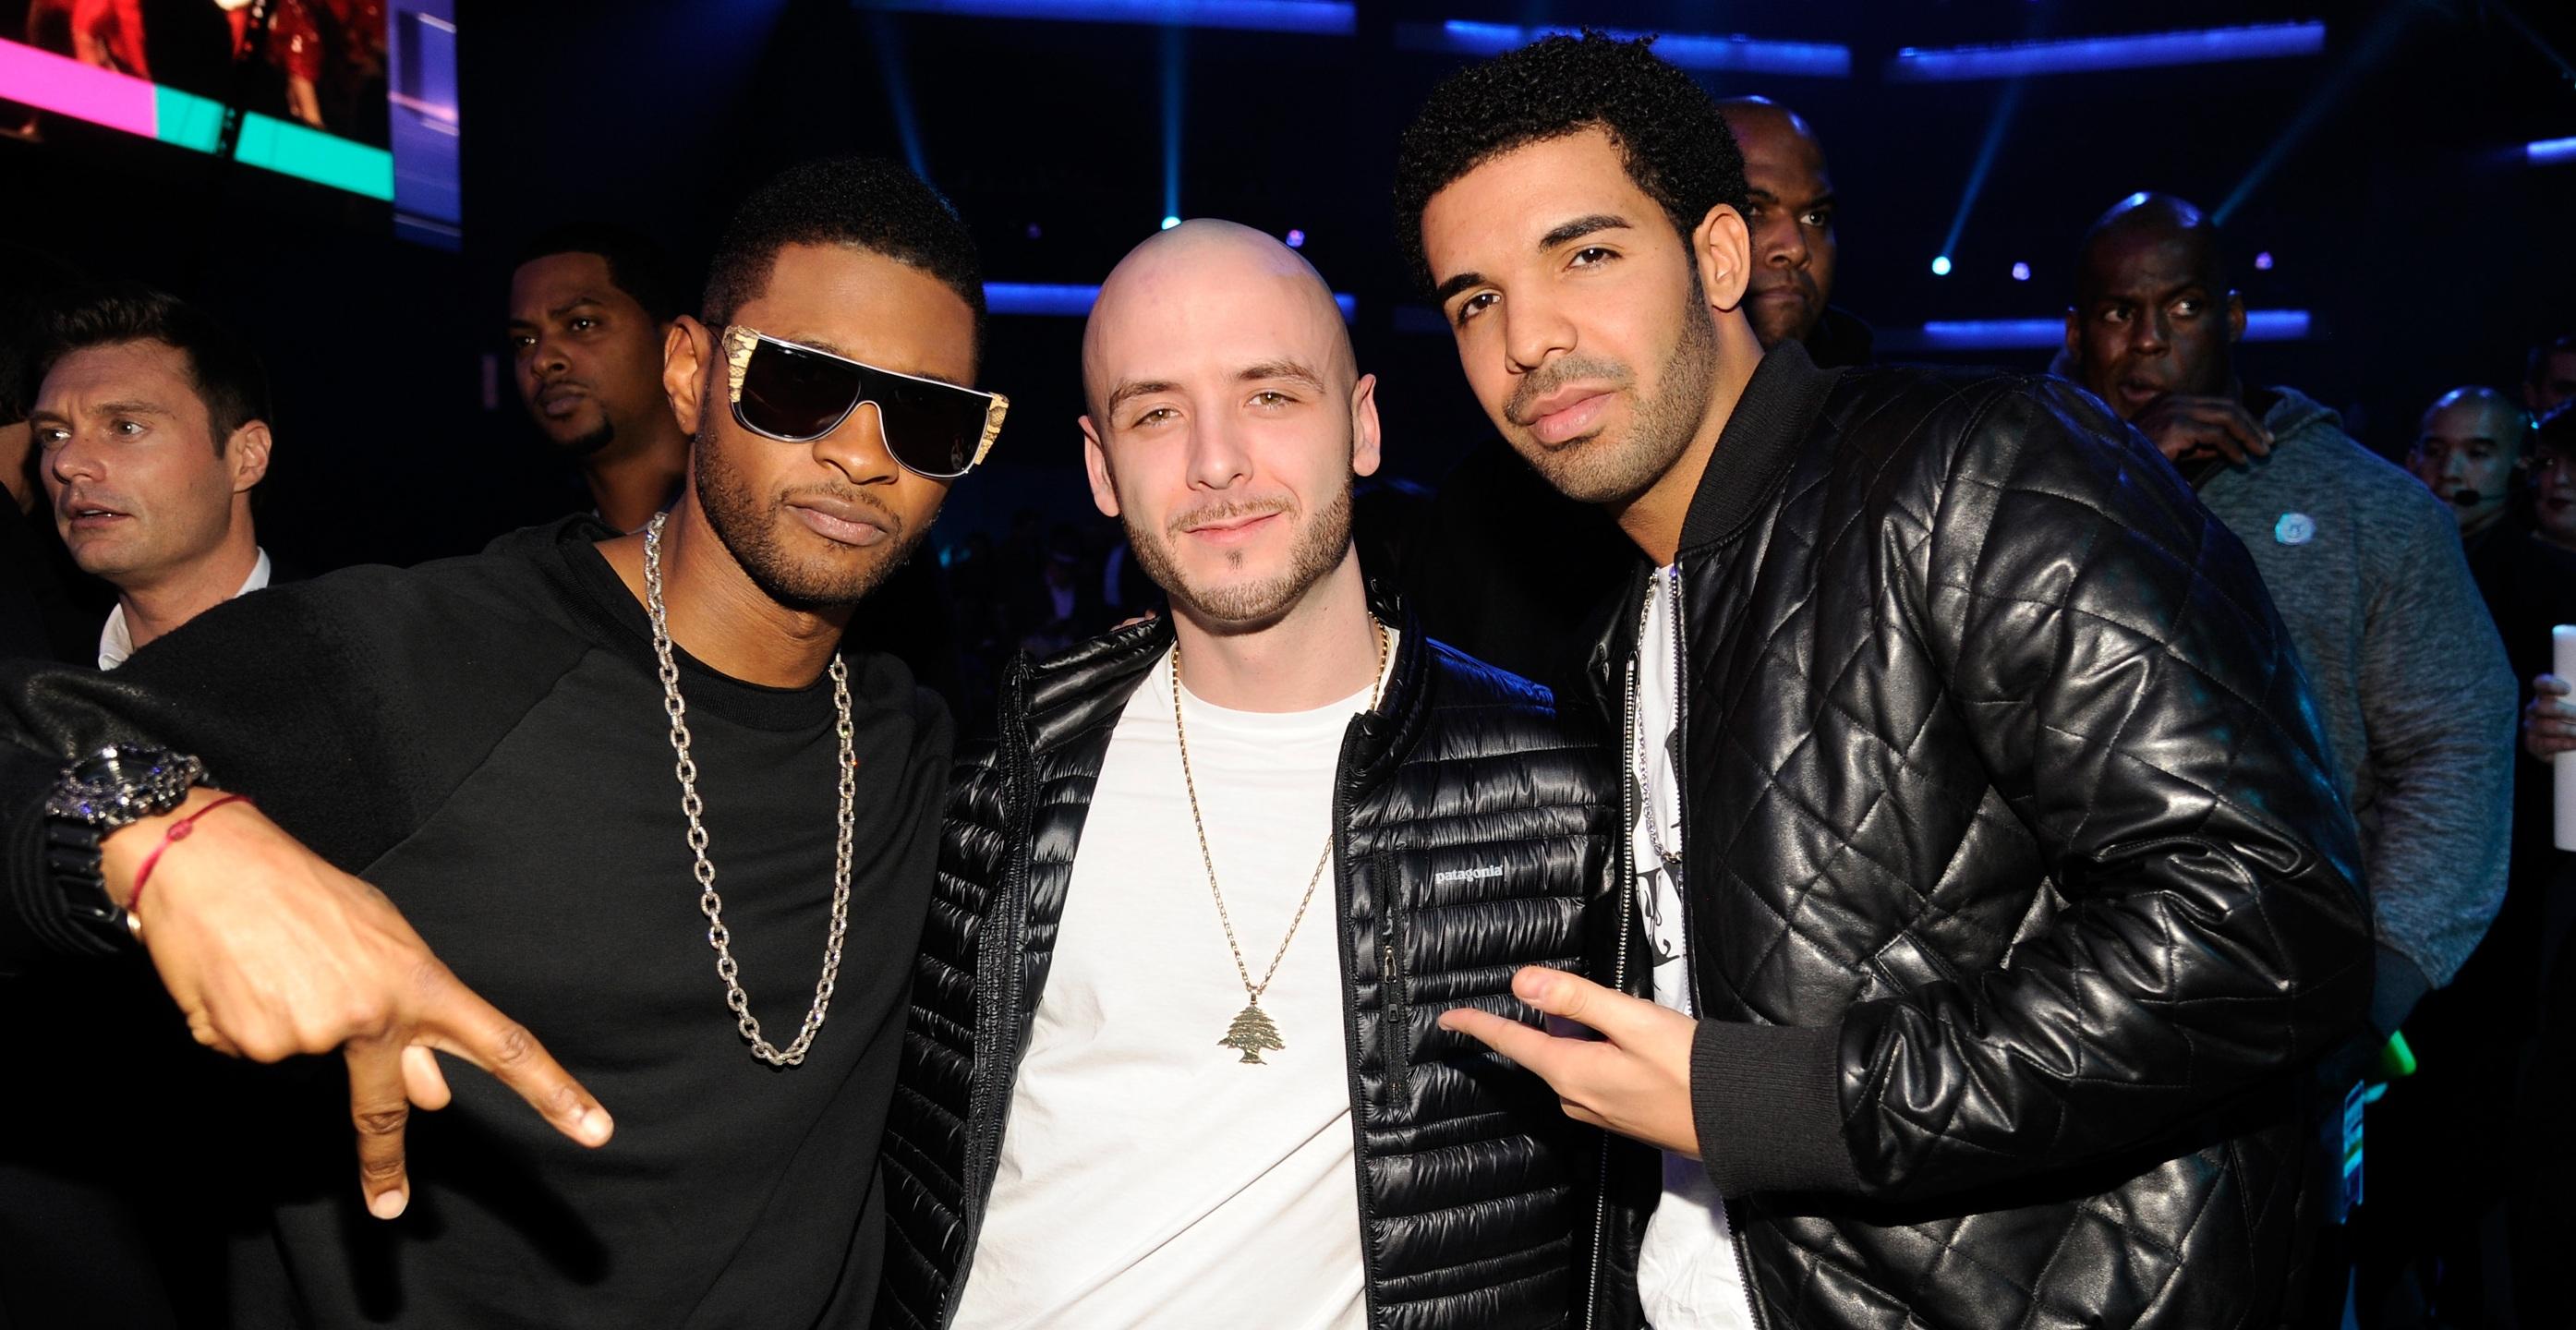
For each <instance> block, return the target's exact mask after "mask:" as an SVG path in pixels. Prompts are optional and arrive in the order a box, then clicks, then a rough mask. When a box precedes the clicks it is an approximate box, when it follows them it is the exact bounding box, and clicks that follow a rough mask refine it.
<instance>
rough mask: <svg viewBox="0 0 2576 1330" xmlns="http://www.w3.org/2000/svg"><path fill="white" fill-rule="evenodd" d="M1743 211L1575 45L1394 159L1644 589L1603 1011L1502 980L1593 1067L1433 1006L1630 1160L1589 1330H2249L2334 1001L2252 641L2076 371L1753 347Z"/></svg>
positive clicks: (2266, 634) (1723, 169) (2229, 596)
mask: <svg viewBox="0 0 2576 1330" xmlns="http://www.w3.org/2000/svg"><path fill="white" fill-rule="evenodd" d="M1745 203H1746V200H1745V186H1744V181H1743V177H1742V169H1741V162H1740V159H1739V158H1738V156H1737V154H1736V152H1735V149H1734V145H1733V144H1732V142H1731V141H1730V139H1729V137H1728V134H1727V130H1726V127H1725V124H1724V122H1723V120H1722V119H1721V117H1720V115H1719V113H1718V111H1717V109H1716V108H1715V107H1714V106H1713V105H1712V104H1711V103H1710V102H1709V100H1708V98H1707V96H1706V95H1705V94H1704V93H1703V92H1701V91H1700V90H1699V89H1698V87H1697V86H1696V85H1694V84H1693V83H1691V81H1690V80H1689V79H1688V78H1687V77H1686V76H1685V75H1683V74H1681V73H1680V72H1678V71H1676V70H1674V69H1673V68H1672V67H1671V66H1669V65H1666V64H1664V63H1662V62H1660V61H1658V60H1656V59H1655V58H1654V57H1653V56H1652V54H1651V53H1650V52H1649V51H1648V50H1647V49H1646V47H1645V46H1644V44H1642V43H1622V42H1616V41H1612V40H1610V39H1608V38H1605V37H1602V36H1599V35H1597V34H1595V35H1587V36H1585V37H1582V38H1573V37H1562V38H1551V39H1549V40H1546V41H1542V42H1539V43H1537V44H1535V45H1533V46H1530V47H1527V48H1524V49H1522V50H1520V51H1516V52H1513V53H1511V54H1508V55H1505V56H1503V57H1501V58H1500V59H1497V60H1495V61H1492V62H1489V63H1487V64H1484V65H1481V66H1477V67H1474V68H1471V69H1469V70H1467V71H1465V72H1463V73H1461V74H1460V75H1458V76H1456V77H1455V78H1453V79H1452V80H1451V81H1450V82H1448V83H1447V84H1444V85H1443V86H1442V87H1441V88H1440V89H1439V90H1438V91H1437V92H1435V93H1434V94H1433V95H1432V98H1431V100H1430V102H1429V103H1428V105H1426V107H1425V108H1424V110H1423V112H1422V114H1421V116H1420V118H1419V119H1418V120H1417V121H1416V122H1415V124H1414V125H1413V127H1412V128H1411V129H1410V130H1409V131H1408V132H1407V134H1406V136H1405V139H1404V144H1403V148H1402V151H1401V156H1400V161H1399V165H1398V171H1397V204H1398V212H1399V217H1400V222H1401V229H1402V232H1403V234H1404V238H1405V240H1406V243H1407V245H1408V247H1409V248H1410V250H1411V257H1412V259H1413V260H1414V266H1415V272H1416V276H1417V277H1418V278H1420V279H1421V280H1422V281H1423V282H1424V284H1425V285H1426V286H1427V287H1429V288H1431V289H1433V290H1435V291H1436V292H1437V296H1438V300H1439V303H1440V308H1441V311H1442V313H1443V314H1444V316H1445V317H1446V318H1447V320H1448V322H1449V323H1450V325H1451V327H1452V329H1453V333H1454V336H1455V339H1456V342H1457V346H1458V353H1459V360H1460V363H1461V364H1462V366H1463V367H1464V368H1465V370H1466V373H1467V378H1468V381H1469V384H1470V385H1471V386H1472V387H1473V389H1474V390H1475V392H1476V394H1477V396H1478V398H1479V399H1480V400H1481V401H1482V402H1483V404H1484V406H1485V408H1486V411H1487V414H1488V415H1489V416H1491V417H1492V418H1493V420H1494V423H1495V425H1496V427H1497V428H1498V429H1499V430H1500V431H1501V432H1502V434H1503V436H1504V437H1505V438H1506V439H1507V440H1508V441H1509V442H1510V443H1511V444H1512V445H1513V447H1515V448H1516V449H1517V450H1519V452H1520V453H1521V455H1522V456H1523V457H1524V458H1526V459H1528V461H1529V462H1530V463H1531V465H1532V466H1533V467H1535V468H1536V469H1537V470H1538V471H1539V472H1540V474H1541V475H1543V476H1545V477H1546V478H1547V479H1548V481H1549V482H1550V483H1552V484H1554V485H1555V486H1556V487H1557V488H1558V489H1560V490H1562V491H1564V492H1565V493H1567V494H1569V495H1572V496H1574V497H1576V498H1580V499H1583V500H1586V501H1588V502H1592V503H1597V504H1600V505H1602V506H1603V507H1604V508H1605V509H1606V510H1607V511H1609V512H1610V513H1611V514H1612V515H1613V517H1614V518H1615V519H1616V520H1617V521H1618V523H1619V525H1620V527H1621V529H1622V530H1623V531H1625V532H1626V534H1627V535H1628V536H1629V538H1630V539H1631V540H1632V541H1634V542H1635V544H1636V545H1637V547H1638V548H1639V549H1640V550H1641V551H1643V552H1644V553H1645V554H1646V556H1647V559H1648V560H1650V561H1651V567H1648V566H1644V565H1641V566H1640V568H1639V570H1638V572H1637V575H1636V578H1635V581H1634V583H1633V584H1632V585H1631V586H1630V588H1629V589H1628V593H1627V594H1626V595H1625V596H1624V597H1623V598H1622V604H1623V606H1624V607H1625V609H1624V612H1623V613H1621V614H1620V615H1618V616H1617V618H1616V620H1615V622H1614V623H1613V624H1611V625H1610V626H1609V627H1608V629H1607V631H1606V633H1605V636H1604V639H1603V642H1602V644H1601V647H1600V649H1599V650H1598V652H1597V653H1596V656H1595V674H1596V677H1597V681H1598V683H1599V685H1600V689H1601V695H1602V696H1601V700H1602V702H1603V704H1604V706H1605V707H1606V708H1607V710H1608V712H1609V714H1610V715H1611V716H1612V717H1614V718H1615V719H1616V720H1617V721H1618V722H1619V726H1620V731H1619V732H1620V733H1621V735H1622V761H1623V764H1624V765H1625V767H1626V768H1627V778H1626V780H1625V781H1624V782H1623V785H1624V787H1625V790H1626V798H1625V804H1626V811H1627V814H1628V817H1629V823H1628V825H1629V827H1630V836H1629V840H1628V842H1627V843H1628V847H1629V854H1630V858H1631V860H1632V866H1633V869H1634V871H1633V873H1632V874H1630V875H1628V876H1627V877H1626V879H1625V881H1624V883H1623V885H1624V886H1625V887H1626V888H1627V890H1626V891H1625V892H1623V894H1622V899H1620V900H1619V901H1618V902H1617V905H1616V908H1615V910H1614V911H1604V912H1602V913H1601V914H1600V915H1599V916H1598V919H1597V927H1596V929H1595V932H1596V935H1597V937H1598V939H1599V945H1600V961H1599V963H1598V964H1597V965H1596V968H1595V970H1594V974H1595V976H1597V978H1598V979H1599V980H1601V982H1598V983H1596V982H1592V981H1591V980H1587V979H1584V978H1578V977H1575V976H1572V975H1566V974H1556V973H1550V972H1548V971H1546V970H1539V969H1532V970H1525V971H1523V972H1521V973H1520V974H1519V975H1518V976H1516V978H1515V979H1514V981H1513V983H1514V991H1515V992H1517V993H1518V994H1519V995H1520V996H1521V997H1522V998H1523V999H1524V1000H1526V1001H1528V1002H1530V1003H1532V1004H1533V1005H1535V1006H1537V1007H1539V1008H1541V1009H1542V1010H1544V1011H1546V1012H1548V1013H1549V1014H1551V1015H1553V1016H1559V1017H1564V1018H1568V1019H1572V1020H1575V1021H1578V1022H1580V1023H1581V1024H1583V1025H1586V1026H1589V1027H1591V1028H1592V1029H1593V1030H1595V1031H1597V1032H1598V1033H1599V1035H1600V1036H1601V1037H1600V1038H1599V1039H1598V1040H1576V1039H1568V1038H1559V1037H1555V1036H1552V1035H1550V1034H1547V1033H1542V1032H1540V1031H1536V1030H1531V1029H1528V1028H1526V1027H1523V1026H1519V1025H1515V1024H1512V1023H1509V1022H1504V1021H1500V1020H1496V1019H1493V1018H1492V1017H1491V1016H1490V1015H1489V1014H1487V1013H1482V1012H1476V1011H1471V1010H1466V1009H1463V1008H1462V1009H1459V1010H1455V1011H1451V1012H1449V1013H1446V1014H1444V1015H1443V1016H1442V1017H1441V1020H1442V1023H1443V1024H1445V1025H1449V1026H1450V1027H1451V1028H1454V1029H1458V1030H1461V1031H1465V1032H1469V1033H1472V1034H1475V1035H1476V1036H1477V1037H1479V1038H1482V1039H1484V1040H1485V1041H1487V1042H1488V1043H1490V1044H1491V1045H1493V1046H1494V1047H1495V1048H1496V1049H1497V1050H1499V1051H1501V1052H1503V1053H1505V1054H1507V1055H1509V1056H1510V1057H1511V1058H1512V1059H1513V1060H1515V1061H1517V1062H1519V1063H1520V1064H1521V1065H1523V1066H1525V1067H1528V1068H1530V1069H1531V1070H1533V1071H1536V1072H1538V1073H1539V1074H1540V1075H1541V1076H1543V1077H1545V1078H1546V1079H1547V1080H1548V1081H1549V1082H1550V1083H1551V1084H1552V1085H1553V1086H1554V1087H1555V1088H1556V1091H1557V1093H1558V1095H1559V1096H1560V1098H1561V1099H1562V1101H1563V1103H1564V1104H1565V1107H1566V1111H1567V1112H1568V1113H1569V1114H1570V1115H1572V1116H1573V1117H1575V1118H1577V1119H1578V1120H1581V1121H1585V1122H1593V1123H1600V1124H1604V1125H1607V1126H1608V1127H1610V1128H1611V1129H1613V1130H1614V1131H1616V1132H1618V1133H1620V1134H1621V1135H1622V1136H1625V1137H1628V1138H1631V1139H1633V1140H1634V1141H1637V1142H1641V1143H1643V1144H1644V1145H1646V1146H1649V1147H1653V1149H1652V1150H1626V1151H1623V1152H1622V1155H1623V1156H1624V1157H1618V1156H1614V1162H1613V1172H1614V1175H1615V1176H1614V1190H1617V1191H1618V1192H1619V1193H1620V1196H1621V1200H1622V1201H1623V1202H1633V1207H1631V1206H1630V1205H1627V1204H1623V1205H1621V1206H1620V1207H1619V1213H1618V1214H1617V1215H1614V1224H1613V1226H1614V1228H1615V1227H1620V1226H1621V1225H1619V1224H1618V1222H1617V1221H1618V1220H1619V1219H1623V1218H1627V1217H1630V1216H1636V1215H1642V1216H1643V1222H1642V1231H1635V1230H1636V1226H1634V1225H1630V1226H1627V1227H1628V1228H1629V1231H1625V1232H1622V1233H1620V1234H1618V1240H1617V1241H1614V1242H1612V1243H1610V1244H1607V1246H1608V1258H1607V1259H1608V1260H1609V1262H1610V1265H1609V1268H1608V1272H1607V1273H1608V1277H1607V1278H1604V1279H1603V1280H1602V1281H1601V1287H1602V1290H1603V1292H1602V1297H1601V1298H1600V1299H1599V1300H1598V1301H1597V1302H1596V1303H1595V1305H1594V1306H1593V1308H1592V1309H1591V1312H1592V1319H1593V1322H1594V1323H1595V1324H1602V1325H1626V1324H1636V1323H1638V1322H1640V1321H1641V1320H1642V1321H1644V1322H1647V1323H1651V1324H1652V1325H1654V1326H1656V1327H1658V1330H1678V1328H1679V1327H1684V1326H1722V1327H1742V1326H1761V1327H1783V1328H1785V1327H1791V1326H1796V1327H1852V1328H1854V1330H1864V1328H1866V1330H1880V1328H1884V1330H1896V1328H1897V1327H1923V1326H1937V1327H1961V1328H1963V1330H1964V1328H1966V1327H1987V1326H2004V1325H2023V1326H2028V1325H2052V1326H2075V1325H2083V1326H2106V1325H2108V1326H2127V1325H2152V1326H2175V1327H2181V1326H2189V1327H2195V1328H2198V1327H2212V1326H2267V1325H2274V1324H2278V1323H2279V1322H2280V1321H2281V1320H2282V1319H2283V1318H2284V1316H2285V1315H2286V1314H2288V1311H2289V1309H2287V1308H2285V1307H2284V1305H2283V1301H2284V1299H2285V1297H2286V1296H2287V1294H2286V1292H2285V1291H2286V1290H2288V1289H2290V1288H2292V1287H2294V1286H2295V1283H2296V1280H2295V1275H2296V1273H2297V1270H2298V1266H2299V1263H2300V1261H2301V1259H2302V1255H2303V1253H2302V1251H2301V1250H2300V1246H2301V1243H2302V1241H2303V1238H2302V1232H2303V1229H2304V1227H2305V1225H2304V1224H2303V1223H2302V1218H2303V1216H2304V1215H2305V1214H2306V1213H2308V1212H2310V1211H2311V1208H2312V1207H2313V1205H2314V1204H2315V1203H2316V1199H2317V1198H2316V1196H2315V1189H2314V1187H2313V1186H2312V1183H2314V1182H2315V1181H2316V1180H2318V1178H2319V1173H2318V1171H2317V1170H2315V1169H2314V1168H2312V1166H2311V1165H2312V1162H2313V1161H2312V1159H2311V1158H2310V1155H2309V1151H2308V1149H2307V1143H2308V1141H2309V1139H2310V1136H2309V1133H2308V1130H2307V1125H2308V1123H2309V1122H2310V1121H2311V1120H2312V1117H2311V1114H2312V1112H2313V1106H2312V1104H2311V1103H2310V1102H2309V1101H2310V1099H2311V1098H2312V1086H2313V1084H2314V1077H2313V1076H2312V1075H2311V1074H2310V1073H2309V1068H2310V1066H2311V1065H2312V1064H2313V1063H2314V1061H2315V1060H2316V1059H2317V1058H2318V1057H2319V1055H2320V1054H2321V1053H2322V1052H2323V1051H2324V1050H2326V1049H2328V1048H2329V1047H2331V1046H2332V1045H2334V1044H2335V1043H2337V1042H2338V1041H2340V1040H2341V1039H2342V1038H2343V1037H2344V1036H2345V1035H2346V1034H2348V1033H2349V1032H2350V1031H2351V1030H2353V1028H2354V1027H2355V1025H2356V1024H2357V1022H2359V1021H2360V1020H2361V1018H2362V1015H2363V1012H2364V1009H2365V1006H2366V1003H2367V1001H2368V998H2369V994H2370V982H2371V925H2370V919H2369V915H2368V911H2367V909H2366V907H2365V904H2364V901H2363V898H2362V895H2361V891H2360V881H2359V868H2358V865H2359V852H2358V847H2357V838H2356V835H2355V831H2354V827H2353V823H2352V819H2351V817H2350V815H2349V813H2348V812H2347V811H2346V810H2345V808H2344V806H2343V804H2342V803H2341V802H2340V800H2339V799H2338V797H2337V795H2336V792H2335V784H2334V779H2333V774H2332V771H2331V769H2330V767H2329V766H2328V761H2327V752H2326V745H2325V742H2324V740H2323V739H2322V737H2321V733H2320V727H2319V724H2318V720H2317V715H2316V709H2315V706H2314V704H2313V702H2312V701H2311V699H2310V697H2309V696H2308V692H2307V686H2306V684H2305V682H2304V680H2303V678H2302V676H2301V674H2300V671H2299V668H2298V665H2297V662H2296V658H2295V656H2294V654H2293V651H2292V648H2291V645H2290V642H2289V639H2288V636H2287V634H2286V632H2285V631H2284V629H2283V628H2282V625H2281V621H2280V619H2279V617H2278V615H2277V614H2276V613H2275V612H2274V611H2273V608H2272V605H2271V602H2270V601H2269V600H2268V599H2267V597H2266V596H2265V593H2264V590H2263V586H2262V583H2261V581H2260V579H2259V578H2258V576H2257V575H2256V572H2255V569H2254V565H2253V563H2252V562H2251V560H2250V559H2249V557H2248V556H2247V554H2246V551H2245V549H2244V547H2243V546H2242V545H2241V544H2239V543H2238V541H2237V540H2236V539H2235V537H2233V536H2232V535H2230V534H2229V533H2228V531H2227V529H2226V528H2225V527H2224V526H2223V525H2221V524H2220V523H2219V522H2218V521H2217V520H2216V519H2215V518H2213V517H2212V516H2211V515H2210V514H2209V512H2208V511H2207V510H2206V509H2204V508H2203V507H2202V506H2201V505H2200V504H2199V503H2198V502H2197V501H2196V500H2195V498H2194V497H2193V495H2192V493H2191V491H2190V490H2189V488H2188V487H2187V486H2186V485H2184V484H2183V483H2182V481H2181V480H2180V479H2179V478H2178V477H2177V476H2176V475H2175V473H2174V472H2173V469H2172V468H2171V467H2170V466H2168V465H2167V464H2166V463H2165V462H2164V461H2163V459H2161V458H2160V457H2158V456H2157V455H2156V454H2155V453H2154V452H2153V451H2152V450H2151V449H2150V448H2148V447H2147V445H2146V444H2145V442H2144V441H2143V440H2141V439H2140V438H2139V437H2138V436H2137V435H2135V434H2134V433H2132V432H2131V431H2129V430H2128V429H2126V428H2125V427H2123V426H2122V424H2121V423H2120V422H2119V421H2118V420H2117V419H2116V418H2114V417H2112V416H2110V415H2109V414H2108V413H2107V412H2105V411H2104V409H2103V408H2102V406H2101V405H2100V404H2099V403H2098V402H2096V401H2095V400H2093V399H2092V398H2090V397H2088V396H2086V395H2084V394H2083V393H2081V392H2079V391H2076V390H2074V389H2073V388H2071V387H2070V386H2068V385H2065V384H2063V383H2061V382H2056V381H2052V380H2048V379H2043V378H2036V377H2025V376H2012V375H2004V374H1997V373H1980V374H1941V373H1936V372H1933V371H1928V370H1919V369H1897V368H1884V369H1848V370H1841V371H1824V370H1819V369H1817V368H1816V367H1815V365H1814V363H1813V362H1812V360H1811V359H1810V358H1809V357H1808V356H1807V355H1806V354H1805V352H1804V351H1803V350H1802V349H1801V348H1800V347H1798V346H1797V345H1796V344H1795V343H1783V344H1781V345H1779V346H1776V347H1774V348H1772V349H1771V350H1770V351H1769V352H1768V353H1765V352H1764V351H1763V350H1762V348H1761V346H1760V343H1759V342H1758V340H1757V339H1756V338H1755V336H1754V333H1753V331H1752V329H1751V328H1750V327H1749V326H1748V325H1747V323H1746V320H1745V317H1744V310H1743V305H1744V297H1745V293H1746V289H1747V285H1748V274H1749V271H1750V247H1749V244H1748V237H1747V232H1746V227H1745V222H1744V216H1743V213H1744V208H1745ZM1658 1172H1660V1175H1661V1176H1660V1178H1658V1176H1657V1175H1658Z"/></svg>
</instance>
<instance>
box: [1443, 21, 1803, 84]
mask: <svg viewBox="0 0 2576 1330" xmlns="http://www.w3.org/2000/svg"><path fill="white" fill-rule="evenodd" d="M1606 32H1607V34H1608V35H1609V36H1610V37H1612V38H1615V39H1617V40H1619V41H1634V40H1636V39H1637V38H1638V37H1640V36H1643V35H1645V34H1643V33H1641V32H1636V31H1630V30H1626V29H1617V28H1613V29H1607V30H1606ZM1578 33H1579V30H1578V29H1575V28H1557V27H1546V26H1538V27H1524V26H1522V25H1520V24H1516V23H1479V22H1475V21H1473V20H1470V19H1459V18H1453V19H1450V20H1449V21H1448V22H1446V23H1398V24H1396V25H1395V44H1396V45H1397V46H1399V47H1401V48H1403V49H1404V50H1408V51H1439V52H1446V53H1448V54H1451V55H1473V56H1492V55H1501V54H1502V53H1503V52H1505V51H1510V50H1517V49H1518V48H1520V47H1523V46H1527V45H1529V44H1530V43H1531V42H1534V41H1537V40H1538V39H1539V38H1541V37H1554V36H1575V35H1578ZM1655 54H1656V55H1657V56H1659V57H1661V58H1662V59H1664V60H1666V61H1668V62H1670V63H1672V64H1675V65H1679V66H1681V67H1682V68H1684V69H1717V70H1728V71H1732V72H1735V73H1741V74H1787V75H1794V76H1801V77H1806V78H1835V79H1842V78H1850V77H1851V48H1850V47H1848V46H1845V45H1842V44H1841V43H1839V42H1788V41H1767V40H1761V39H1757V38H1752V37H1745V36H1728V35H1721V34H1715V33H1691V32H1667V33H1661V34H1658V35H1657V36H1656V37H1655Z"/></svg>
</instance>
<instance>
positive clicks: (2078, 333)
mask: <svg viewBox="0 0 2576 1330" xmlns="http://www.w3.org/2000/svg"><path fill="white" fill-rule="evenodd" d="M2066 359H2067V362H2068V363H2069V364H2073V365H2078V366H2080V365H2082V364H2083V363H2084V316H2083V315H2082V314H2081V313H2079V312H2078V311H2077V310H2076V308H2075V307H2074V306H2073V305H2069V306H2067V307H2066Z"/></svg>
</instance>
